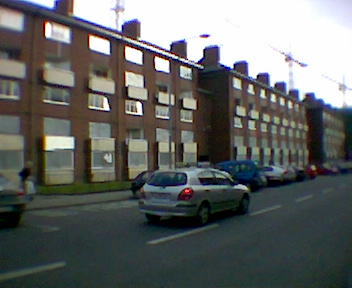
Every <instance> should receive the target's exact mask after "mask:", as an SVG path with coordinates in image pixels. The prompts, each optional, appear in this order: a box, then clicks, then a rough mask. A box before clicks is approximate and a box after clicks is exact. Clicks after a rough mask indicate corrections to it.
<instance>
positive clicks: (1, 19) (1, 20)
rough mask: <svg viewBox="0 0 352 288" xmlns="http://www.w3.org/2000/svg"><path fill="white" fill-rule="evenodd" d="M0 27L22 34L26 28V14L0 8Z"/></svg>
mask: <svg viewBox="0 0 352 288" xmlns="http://www.w3.org/2000/svg"><path fill="white" fill-rule="evenodd" d="M0 27H1V28H7V29H10V30H13V31H17V32H22V31H23V28H24V14H23V13H21V12H18V11H15V10H12V9H7V8H4V7H0Z"/></svg>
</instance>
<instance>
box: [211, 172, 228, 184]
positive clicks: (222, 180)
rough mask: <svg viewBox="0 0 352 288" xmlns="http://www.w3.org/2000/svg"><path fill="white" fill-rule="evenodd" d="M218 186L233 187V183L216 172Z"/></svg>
mask: <svg viewBox="0 0 352 288" xmlns="http://www.w3.org/2000/svg"><path fill="white" fill-rule="evenodd" d="M214 174H215V178H216V184H217V185H231V184H232V182H231V180H230V179H229V178H227V177H226V176H225V175H224V174H222V173H219V172H214Z"/></svg>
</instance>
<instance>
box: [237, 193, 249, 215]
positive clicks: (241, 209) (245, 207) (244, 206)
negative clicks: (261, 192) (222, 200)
mask: <svg viewBox="0 0 352 288" xmlns="http://www.w3.org/2000/svg"><path fill="white" fill-rule="evenodd" d="M249 204H250V200H249V197H248V196H247V195H245V196H243V197H242V199H241V201H240V205H239V206H238V208H237V213H238V214H241V215H244V214H247V213H248V211H249Z"/></svg>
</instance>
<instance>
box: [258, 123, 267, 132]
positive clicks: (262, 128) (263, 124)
mask: <svg viewBox="0 0 352 288" xmlns="http://www.w3.org/2000/svg"><path fill="white" fill-rule="evenodd" d="M260 131H262V132H268V124H267V123H260Z"/></svg>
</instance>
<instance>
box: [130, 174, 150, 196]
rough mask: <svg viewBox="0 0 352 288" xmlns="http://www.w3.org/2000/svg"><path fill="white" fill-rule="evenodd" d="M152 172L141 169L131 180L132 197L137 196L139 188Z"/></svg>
mask: <svg viewBox="0 0 352 288" xmlns="http://www.w3.org/2000/svg"><path fill="white" fill-rule="evenodd" d="M152 174H153V171H143V172H142V173H139V174H138V175H137V176H136V177H135V178H134V179H133V180H132V182H131V191H132V194H133V197H136V198H138V197H139V190H140V189H141V188H142V187H143V185H144V184H145V182H147V180H148V179H149V177H150V176H151V175H152Z"/></svg>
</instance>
